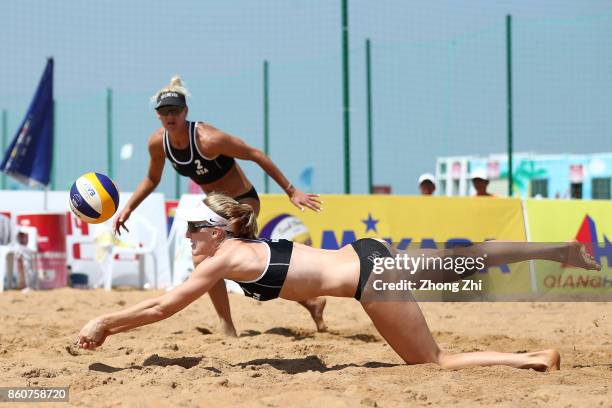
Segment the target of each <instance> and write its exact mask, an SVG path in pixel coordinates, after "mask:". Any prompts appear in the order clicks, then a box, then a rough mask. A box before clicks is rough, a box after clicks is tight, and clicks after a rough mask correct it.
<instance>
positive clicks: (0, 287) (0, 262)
mask: <svg viewBox="0 0 612 408" xmlns="http://www.w3.org/2000/svg"><path fill="white" fill-rule="evenodd" d="M15 252H16V248H15V247H14V246H13V245H0V292H4V289H5V288H4V279H5V278H6V277H8V280H7V284H8V285H7V287H6V289H10V288H11V286H12V283H13V264H14V260H15Z"/></svg>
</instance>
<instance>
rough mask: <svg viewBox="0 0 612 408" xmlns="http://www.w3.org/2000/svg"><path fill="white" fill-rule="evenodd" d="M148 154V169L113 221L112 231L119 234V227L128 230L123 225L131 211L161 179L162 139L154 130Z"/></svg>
mask: <svg viewBox="0 0 612 408" xmlns="http://www.w3.org/2000/svg"><path fill="white" fill-rule="evenodd" d="M149 156H150V160H149V170H148V172H147V175H146V176H145V178H144V179H142V181H141V182H140V184H138V187H136V190H135V191H134V194H132V196H131V197H130V199H129V200H128V202H127V204H125V206H124V207H123V210H121V213H120V214H119V215H118V216H117V217H116V218H115V220H114V222H113V231H115V233H116V234H119V235H121V227H123V229H124V230H126V231H128V232H129V230H128V229H127V227H126V226H125V222H126V221H127V220H128V218H130V215H131V214H132V211H134V210H135V209H136V208H137V207H138V206H139V205H140V203H142V201H143V200H144V199H145V198H147V197H148V196H149V194H151V193H152V192H153V190H155V188H156V187H157V185H158V184H159V181H160V180H161V177H162V174H163V172H164V163H165V160H166V157H165V153H164V147H163V141H162V139H161V138H160V137H159V135H158V132H155V133H154V134H153V136H151V138H150V139H149Z"/></svg>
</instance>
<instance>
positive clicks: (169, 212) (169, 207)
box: [165, 200, 179, 234]
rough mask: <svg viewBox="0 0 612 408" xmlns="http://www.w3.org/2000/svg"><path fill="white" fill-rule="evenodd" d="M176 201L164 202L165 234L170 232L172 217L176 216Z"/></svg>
mask: <svg viewBox="0 0 612 408" xmlns="http://www.w3.org/2000/svg"><path fill="white" fill-rule="evenodd" d="M178 204H179V202H178V200H166V203H165V206H166V207H165V208H166V225H167V227H168V228H167V231H166V233H167V234H170V230H171V229H172V223H173V222H174V216H175V214H176V207H178Z"/></svg>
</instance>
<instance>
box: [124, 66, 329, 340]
mask: <svg viewBox="0 0 612 408" xmlns="http://www.w3.org/2000/svg"><path fill="white" fill-rule="evenodd" d="M188 95H189V92H188V91H187V89H186V88H185V87H184V85H183V82H182V80H181V78H180V77H179V76H175V77H173V78H172V79H171V81H170V84H169V85H168V86H166V87H164V88H162V89H160V90H159V91H158V92H157V93H156V94H155V95H154V96H153V98H152V100H153V102H154V103H155V110H156V112H157V117H158V118H159V121H160V122H161V125H162V127H161V128H159V129H157V130H156V131H155V132H153V134H152V135H151V137H150V138H149V155H150V161H149V170H148V173H147V175H146V176H145V178H144V179H143V180H142V181H141V182H140V184H139V185H138V187H136V191H134V194H133V195H132V196H131V197H130V199H129V200H128V202H127V204H126V205H125V207H124V208H123V210H122V211H121V213H120V214H119V215H118V216H117V217H116V218H115V220H114V222H113V229H114V231H115V233H118V234H121V228H122V227H123V228H124V229H125V230H126V231H128V229H127V228H126V225H125V223H126V221H127V220H128V219H129V217H130V214H131V213H132V212H133V211H134V210H135V209H136V208H137V207H138V206H139V205H140V203H141V202H142V201H143V200H144V199H145V198H147V197H148V196H149V194H151V193H152V192H153V190H155V188H156V187H157V185H158V184H159V182H160V180H161V177H162V174H163V171H164V164H165V161H166V159H167V160H168V161H169V162H170V164H171V165H172V167H174V170H175V171H177V172H178V173H179V174H180V175H182V176H185V177H189V178H190V179H191V180H193V181H194V182H195V183H196V184H198V185H199V186H200V187H201V188H202V191H203V192H205V193H211V192H221V193H224V194H226V195H228V196H230V197H233V198H234V199H235V200H236V201H238V202H239V203H242V204H247V205H249V206H250V207H251V208H252V209H253V211H254V214H255V216H257V214H259V209H260V202H259V196H258V195H257V191H255V187H253V185H252V184H251V182H250V181H249V180H248V178H247V177H246V175H245V174H244V172H243V171H242V169H241V168H240V165H239V164H238V163H237V162H236V160H235V159H241V160H250V161H253V162H255V163H257V164H258V165H259V166H260V167H261V168H262V169H263V170H264V171H265V172H266V173H267V174H268V175H269V176H270V177H272V179H274V181H276V182H277V183H278V185H279V186H280V187H281V188H282V189H283V191H285V193H286V194H287V196H288V197H289V200H290V201H291V203H292V204H293V205H295V206H296V207H298V208H300V209H301V210H302V211H303V210H304V208H305V207H306V208H310V209H311V210H314V211H320V210H321V202H320V201H319V199H318V197H319V196H318V195H317V194H306V193H304V192H302V191H300V190H298V189H297V188H295V187H294V186H293V184H292V183H290V182H289V180H287V178H286V177H285V176H284V175H283V173H282V172H281V171H280V170H279V168H278V167H277V166H276V165H275V164H274V163H273V162H272V160H270V158H269V157H268V156H266V155H265V154H264V153H263V152H262V151H260V150H258V149H255V148H254V147H251V146H249V145H248V144H246V143H245V142H244V141H243V140H241V139H239V138H237V137H234V136H230V135H228V134H227V133H224V132H222V131H221V130H219V129H216V128H214V127H213V126H211V125H209V124H207V123H204V122H191V121H188V120H187V114H188V112H189V108H188V106H187V101H186V97H187V96H188ZM203 259H204V257H203V256H200V255H194V257H193V263H194V266H197V265H198V264H199V263H200V262H201V261H202V260H203ZM209 294H210V298H211V300H212V302H213V305H214V307H215V310H216V311H217V314H218V315H219V319H220V323H221V330H222V331H223V332H224V333H225V334H228V335H232V336H235V335H236V329H235V328H234V323H233V321H232V315H231V310H230V305H229V298H228V296H227V290H226V288H225V282H224V281H223V279H220V280H219V281H218V282H216V283H215V285H213V287H211V288H210V289H209ZM299 303H300V304H301V305H302V306H304V307H306V309H308V311H309V312H310V315H311V316H312V318H313V319H314V321H315V324H316V326H317V330H319V331H324V330H325V329H326V327H325V322H324V321H323V309H324V308H325V299H324V298H320V299H303V300H300V301H299Z"/></svg>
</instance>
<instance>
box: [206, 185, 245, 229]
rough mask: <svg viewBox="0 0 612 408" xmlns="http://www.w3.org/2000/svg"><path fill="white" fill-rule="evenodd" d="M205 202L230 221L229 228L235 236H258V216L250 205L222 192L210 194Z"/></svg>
mask: <svg viewBox="0 0 612 408" xmlns="http://www.w3.org/2000/svg"><path fill="white" fill-rule="evenodd" d="M204 203H205V204H206V205H207V206H208V208H210V209H211V210H213V211H214V212H215V213H217V214H219V215H220V216H222V217H223V218H225V219H227V220H228V221H229V228H230V230H231V232H232V235H233V236H234V237H235V238H248V239H256V238H257V216H256V215H255V211H254V210H253V207H251V206H250V205H248V204H240V203H239V202H237V201H236V200H234V199H233V198H230V197H228V196H226V195H224V194H220V193H210V194H208V195H207V196H206V198H205V199H204Z"/></svg>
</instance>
